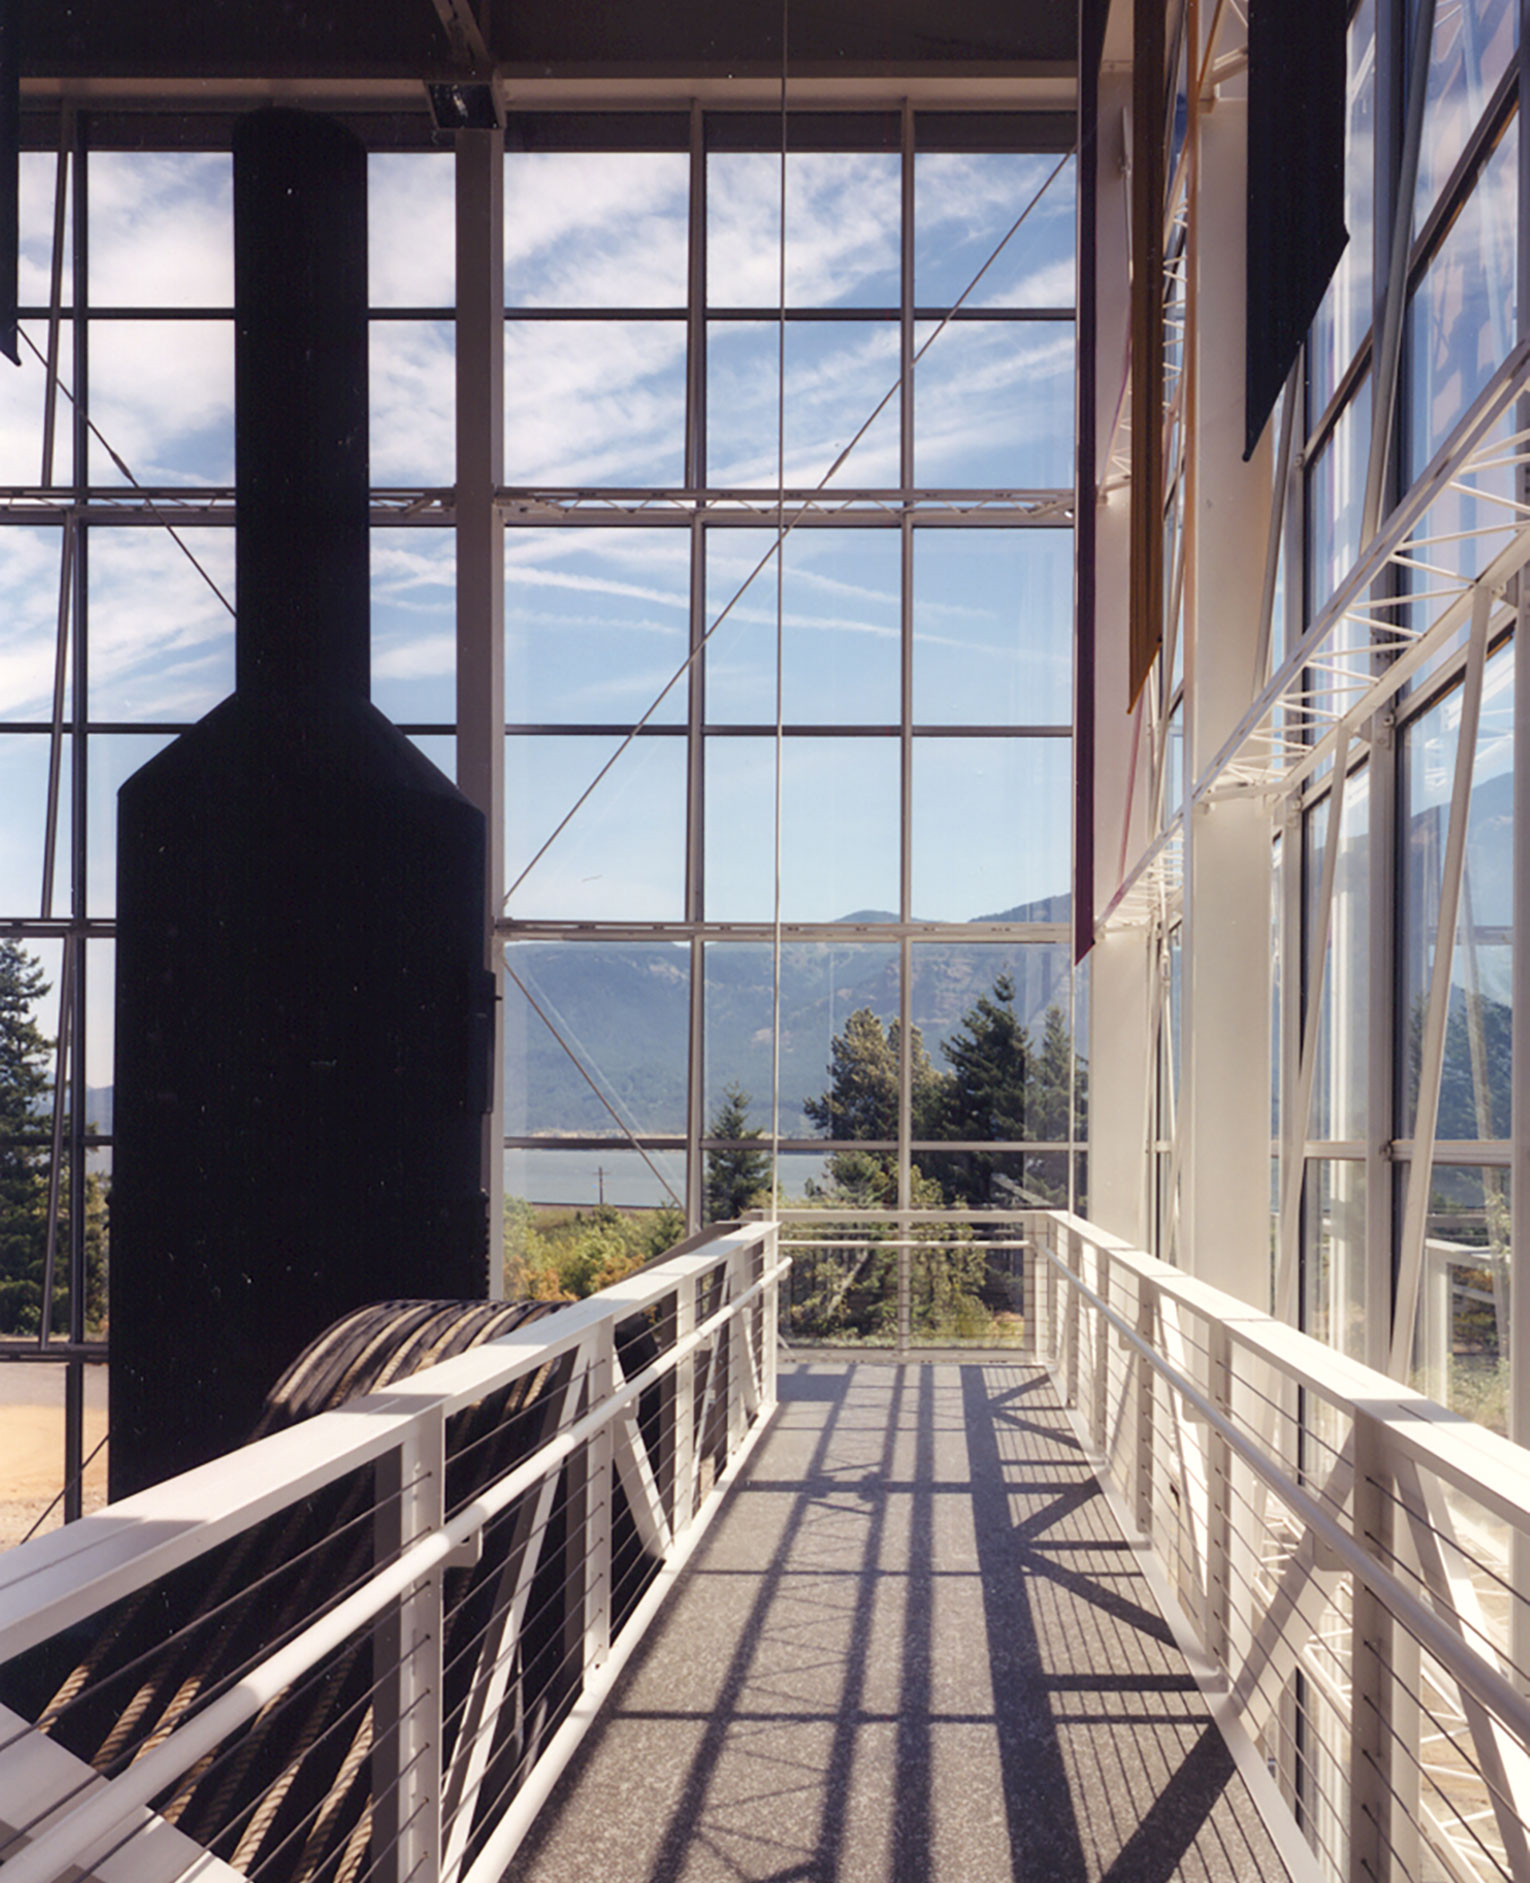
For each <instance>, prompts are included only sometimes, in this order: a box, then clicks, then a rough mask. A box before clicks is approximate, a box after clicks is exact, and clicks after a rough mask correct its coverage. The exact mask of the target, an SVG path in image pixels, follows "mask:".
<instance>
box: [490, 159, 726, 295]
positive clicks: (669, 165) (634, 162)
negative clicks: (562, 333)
mask: <svg viewBox="0 0 1530 1883" xmlns="http://www.w3.org/2000/svg"><path fill="white" fill-rule="evenodd" d="M689 174H690V164H689V159H688V158H687V157H685V156H684V155H683V154H680V153H668V152H662V153H661V152H626V153H608V152H594V151H591V152H574V151H556V152H529V151H521V152H516V153H513V154H512V155H510V156H509V157H507V158H506V161H505V298H506V301H507V303H508V304H509V305H510V306H513V307H514V306H520V307H681V306H683V305H684V303H685V299H686V253H687V230H686V213H687V195H688V181H689Z"/></svg>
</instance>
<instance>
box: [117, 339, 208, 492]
mask: <svg viewBox="0 0 1530 1883" xmlns="http://www.w3.org/2000/svg"><path fill="white" fill-rule="evenodd" d="M90 394H91V397H90V415H91V418H92V419H93V420H94V421H95V423H96V424H97V425H98V426H99V427H100V429H101V433H102V436H103V437H105V439H106V440H107V442H108V443H109V444H110V446H111V448H112V450H113V451H115V452H116V453H117V455H118V456H119V457H120V458H122V459H123V461H124V462H125V463H126V464H127V466H128V468H129V470H131V471H132V473H133V475H134V477H136V478H137V479H138V481H139V483H141V484H149V485H154V484H200V485H213V486H222V487H229V486H232V484H233V481H234V324H233V322H232V321H231V320H217V321H213V320H177V321H157V320H141V321H140V320H133V321H99V322H96V323H95V324H93V325H92V327H91V330H90ZM90 479H91V482H92V483H93V484H122V483H125V482H126V481H127V480H126V478H125V477H124V476H123V474H122V472H121V471H119V470H118V469H117V466H116V465H115V464H114V463H113V462H112V459H111V458H110V457H109V456H108V454H107V452H106V451H105V450H104V449H103V448H102V446H101V443H100V441H99V440H98V439H95V438H93V439H92V440H91V445H90Z"/></svg>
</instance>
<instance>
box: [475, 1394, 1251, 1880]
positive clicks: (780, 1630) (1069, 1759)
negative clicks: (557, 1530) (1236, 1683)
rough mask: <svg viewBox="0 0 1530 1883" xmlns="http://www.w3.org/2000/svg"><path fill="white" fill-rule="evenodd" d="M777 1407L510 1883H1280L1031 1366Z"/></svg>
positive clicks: (1159, 1622)
mask: <svg viewBox="0 0 1530 1883" xmlns="http://www.w3.org/2000/svg"><path fill="white" fill-rule="evenodd" d="M781 1401H782V1403H781V1407H780V1410H779V1412H778V1414H777V1417H776V1422H775V1424H774V1426H773V1427H772V1429H771V1431H770V1432H769V1433H768V1434H767V1435H766V1437H765V1438H764V1439H763V1440H762V1442H761V1444H760V1445H759V1447H758V1449H757V1450H756V1452H755V1454H754V1456H753V1458H752V1459H751V1461H750V1465H749V1468H748V1470H747V1472H746V1474H745V1475H744V1476H743V1477H741V1479H740V1481H739V1484H738V1485H737V1487H736V1488H735V1490H734V1492H733V1494H732V1496H731V1498H730V1500H729V1502H728V1504H727V1505H726V1506H725V1508H724V1509H723V1511H722V1512H721V1514H720V1515H719V1517H718V1519H717V1521H716V1523H715V1525H714V1527H713V1529H712V1531H711V1532H710V1534H709V1535H708V1536H707V1537H706V1539H705V1540H704V1541H703V1543H702V1545H701V1546H700V1548H699V1549H698V1551H697V1553H696V1556H695V1558H694V1559H693V1561H692V1563H691V1565H690V1567H689V1569H688V1570H687V1571H686V1574H685V1575H684V1577H683V1578H682V1579H681V1581H680V1583H679V1584H678V1585H677V1587H676V1590H675V1592H674V1595H673V1597H672V1599H671V1601H670V1602H669V1603H668V1605H667V1606H666V1608H665V1610H664V1612H663V1613H662V1614H661V1616H660V1618H659V1620H658V1622H657V1623H656V1625H655V1627H654V1628H653V1630H652V1631H651V1633H650V1636H649V1638H648V1640H647V1641H646V1642H645V1643H644V1644H643V1645H642V1646H641V1648H640V1649H639V1650H638V1652H637V1654H636V1655H635V1656H634V1659H633V1662H632V1664H631V1665H630V1666H629V1667H628V1669H627V1670H626V1673H625V1675H624V1677H623V1679H622V1680H621V1681H620V1682H619V1683H618V1686H617V1688H616V1691H615V1692H614V1693H613V1695H612V1697H611V1700H610V1701H609V1703H608V1705H607V1709H606V1711H605V1713H604V1715H603V1717H602V1719H601V1720H600V1721H599V1722H598V1724H597V1726H596V1728H595V1729H594V1731H593V1732H592V1733H591V1734H590V1736H589V1738H588V1739H586V1741H585V1742H584V1745H583V1746H582V1747H581V1748H580V1751H579V1753H578V1754H577V1755H576V1757H575V1759H574V1761H573V1763H572V1764H571V1765H570V1767H569V1770H568V1771H567V1772H566V1773H565V1774H564V1777H563V1779H562V1781H561V1782H560V1784H559V1785H558V1787H557V1789H556V1790H555V1791H554V1793H553V1796H552V1797H551V1799H550V1800H549V1801H548V1805H547V1807H546V1809H545V1810H544V1811H543V1813H542V1816H541V1818H540V1819H539V1820H538V1822H537V1824H536V1825H535V1826H534V1827H533V1829H532V1832H531V1835H530V1837H529V1838H528V1839H527V1841H526V1843H525V1844H524V1845H523V1847H522V1850H521V1852H520V1855H519V1856H518V1858H517V1860H516V1862H515V1864H514V1865H513V1867H512V1868H511V1870H510V1872H509V1877H508V1879H507V1883H586V1880H587V1879H599V1880H600V1883H724V1880H726V1883H740V1879H747V1880H748V1883H766V1879H770V1883H863V1880H864V1883H882V1880H883V1879H889V1880H893V1883H987V1880H988V1879H1022V1878H1023V1879H1034V1878H1040V1879H1045V1880H1046V1883H1085V1880H1088V1883H1095V1880H1096V1879H1107V1878H1108V1879H1110V1883H1158V1880H1159V1879H1168V1878H1171V1877H1184V1878H1188V1879H1197V1880H1199V1879H1207V1880H1208V1883H1211V1880H1215V1883H1222V1880H1223V1879H1229V1880H1230V1879H1243V1878H1261V1879H1263V1878H1271V1879H1275V1878H1284V1877H1285V1875H1286V1872H1285V1869H1284V1867H1283V1866H1282V1864H1281V1862H1280V1860H1279V1858H1278V1857H1277V1855H1276V1852H1275V1848H1274V1846H1273V1844H1272V1843H1271V1841H1270V1838H1269V1835H1268V1833H1267V1832H1266V1831H1265V1829H1264V1827H1263V1825H1262V1823H1261V1822H1260V1820H1259V1818H1258V1817H1257V1815H1256V1813H1255V1812H1254V1809H1253V1806H1252V1804H1251V1802H1250V1800H1249V1797H1248V1794H1247V1792H1246V1791H1245V1789H1244V1787H1243V1783H1242V1780H1241V1779H1240V1778H1239V1777H1238V1775H1237V1773H1236V1771H1235V1769H1234V1767H1233V1763H1232V1760H1231V1758H1230V1756H1229V1754H1228V1752H1227V1749H1226V1746H1225V1744H1224V1743H1223V1740H1222V1738H1221V1736H1220V1734H1219V1733H1218V1731H1217V1730H1216V1728H1215V1727H1214V1726H1213V1725H1212V1723H1211V1721H1210V1720H1209V1718H1208V1717H1207V1714H1206V1709H1205V1706H1204V1704H1203V1702H1202V1700H1201V1697H1200V1694H1199V1693H1198V1691H1197V1689H1196V1687H1195V1684H1194V1682H1193V1680H1192V1679H1191V1677H1190V1674H1189V1672H1188V1671H1187V1669H1186V1667H1185V1663H1184V1661H1183V1659H1182V1658H1181V1656H1180V1654H1179V1652H1178V1650H1177V1649H1176V1648H1175V1646H1174V1643H1173V1641H1172V1638H1171V1636H1170V1633H1169V1630H1168V1628H1167V1627H1166V1625H1165V1624H1164V1621H1163V1619H1162V1617H1161V1616H1160V1614H1159V1613H1158V1611H1157V1609H1156V1608H1155V1607H1154V1605H1153V1600H1152V1597H1151V1595H1150V1594H1149V1592H1148V1589H1147V1586H1146V1584H1145V1583H1144V1581H1143V1579H1142V1577H1141V1575H1140V1574H1139V1573H1138V1571H1137V1568H1136V1565H1135V1562H1134V1560H1133V1557H1132V1553H1131V1550H1130V1548H1129V1547H1128V1546H1127V1545H1126V1544H1125V1543H1124V1541H1123V1540H1122V1537H1121V1534H1120V1532H1119V1530H1118V1529H1117V1527H1116V1525H1115V1523H1114V1521H1113V1519H1112V1517H1111V1515H1110V1512H1109V1510H1108V1508H1107V1507H1106V1504H1105V1500H1104V1498H1103V1497H1102V1496H1101V1494H1100V1492H1099V1489H1098V1486H1097V1484H1096V1482H1095V1480H1094V1477H1093V1475H1092V1473H1091V1471H1090V1469H1089V1467H1088V1464H1087V1462H1086V1461H1085V1459H1084V1457H1083V1456H1082V1454H1081V1452H1080V1450H1079V1447H1078V1444H1077V1442H1076V1440H1075V1439H1074V1437H1073V1435H1072V1432H1071V1430H1070V1428H1069V1426H1068V1424H1067V1421H1066V1419H1065V1417H1064V1415H1063V1412H1062V1410H1061V1408H1060V1406H1059V1405H1058V1402H1057V1399H1056V1396H1055V1394H1054V1393H1053V1390H1052V1387H1051V1384H1050V1382H1049V1380H1048V1378H1047V1376H1046V1374H1045V1372H1044V1371H1043V1370H1042V1369H1041V1368H1040V1367H1038V1366H1035V1365H1033V1364H1030V1363H1027V1362H1025V1361H1023V1360H1010V1359H1007V1358H1006V1359H1003V1360H999V1359H996V1358H994V1357H992V1356H990V1357H988V1358H986V1359H985V1360H984V1361H983V1362H981V1363H973V1362H972V1361H970V1360H969V1361H968V1362H967V1363H965V1364H957V1363H953V1362H944V1361H940V1362H935V1363H931V1362H929V1361H916V1362H911V1363H908V1364H896V1363H889V1362H888V1361H885V1360H884V1361H881V1362H874V1361H866V1360H849V1361H847V1360H844V1359H833V1360H827V1359H824V1360H818V1359H812V1360H802V1359H799V1360H797V1361H796V1362H795V1363H793V1364H792V1365H790V1366H783V1368H782V1377H781Z"/></svg>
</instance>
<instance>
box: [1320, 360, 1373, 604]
mask: <svg viewBox="0 0 1530 1883" xmlns="http://www.w3.org/2000/svg"><path fill="white" fill-rule="evenodd" d="M1370 450H1371V382H1370V377H1369V375H1367V376H1366V378H1364V379H1363V380H1362V381H1361V382H1360V384H1359V386H1358V387H1357V388H1356V390H1355V393H1354V396H1353V397H1352V398H1351V399H1350V401H1349V403H1348V404H1347V405H1346V406H1345V408H1344V410H1343V412H1342V413H1341V414H1340V416H1339V418H1338V421H1337V422H1336V424H1335V425H1334V428H1333V430H1332V432H1330V434H1329V436H1328V439H1327V442H1326V443H1325V444H1324V445H1323V446H1322V448H1321V450H1320V452H1319V454H1318V456H1317V458H1316V460H1315V461H1314V463H1313V464H1312V466H1311V468H1310V469H1309V470H1308V473H1307V571H1308V574H1307V618H1308V620H1309V621H1310V620H1312V619H1313V618H1314V617H1315V616H1316V615H1318V614H1319V613H1320V612H1321V611H1322V608H1323V605H1324V603H1325V602H1326V601H1327V600H1328V598H1329V596H1330V595H1332V594H1333V592H1334V590H1335V589H1336V588H1337V587H1338V585H1339V584H1340V582H1342V581H1343V580H1344V578H1345V576H1347V575H1348V574H1349V572H1350V570H1351V569H1352V568H1353V567H1354V566H1355V560H1356V558H1357V557H1358V555H1359V553H1360V522H1361V511H1362V509H1363V507H1364V503H1365V474H1366V465H1367V463H1368V462H1369V459H1370ZM1355 631H1356V630H1354V629H1352V628H1351V629H1347V632H1355Z"/></svg>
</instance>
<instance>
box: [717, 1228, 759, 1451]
mask: <svg viewBox="0 0 1530 1883" xmlns="http://www.w3.org/2000/svg"><path fill="white" fill-rule="evenodd" d="M753 1254H754V1251H753V1249H751V1248H750V1247H748V1246H747V1244H746V1245H744V1246H743V1247H740V1248H735V1249H733V1250H731V1251H730V1252H729V1255H728V1284H727V1285H728V1299H729V1301H733V1302H736V1301H738V1300H739V1299H740V1297H741V1296H742V1295H744V1294H745V1293H746V1292H747V1290H748V1287H749V1269H748V1263H749V1258H750V1257H751V1256H752V1255H753ZM748 1341H749V1326H748V1318H747V1316H746V1314H745V1311H744V1310H743V1309H742V1308H735V1309H734V1311H733V1314H732V1317H731V1318H730V1319H729V1321H728V1325H727V1344H728V1387H727V1391H728V1403H727V1406H726V1408H725V1413H726V1419H727V1423H726V1426H725V1428H724V1429H725V1431H726V1433H727V1443H726V1450H725V1454H724V1463H726V1462H727V1459H729V1458H731V1457H732V1456H733V1454H734V1452H736V1451H737V1450H738V1448H739V1446H740V1444H741V1443H742V1442H743V1437H744V1429H745V1427H746V1426H747V1425H748V1423H749V1420H748V1413H747V1408H746V1406H745V1403H744V1381H745V1378H746V1377H747V1374H748V1371H749V1366H750V1359H749V1347H748ZM718 1346H719V1347H721V1346H722V1342H721V1341H719V1342H718Z"/></svg>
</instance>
